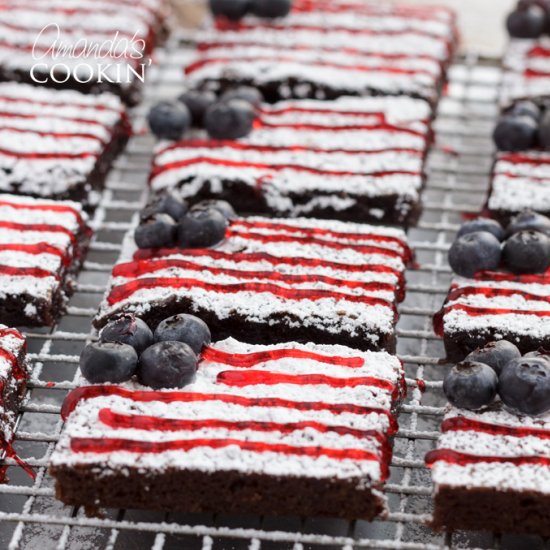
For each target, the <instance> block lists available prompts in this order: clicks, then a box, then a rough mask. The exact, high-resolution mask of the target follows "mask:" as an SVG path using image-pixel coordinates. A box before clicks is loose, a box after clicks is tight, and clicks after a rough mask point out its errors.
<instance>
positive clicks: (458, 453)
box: [426, 402, 550, 537]
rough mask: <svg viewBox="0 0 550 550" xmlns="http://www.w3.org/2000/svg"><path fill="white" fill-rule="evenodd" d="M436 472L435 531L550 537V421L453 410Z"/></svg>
mask: <svg viewBox="0 0 550 550" xmlns="http://www.w3.org/2000/svg"><path fill="white" fill-rule="evenodd" d="M441 431H442V432H443V433H442V435H441V436H440V437H439V440H438V442H437V448H436V450H435V451H432V452H431V453H429V454H428V455H427V457H426V461H427V463H428V465H430V466H431V468H432V477H433V481H434V485H435V491H434V502H435V509H434V517H433V524H432V526H433V527H434V528H436V529H445V530H455V529H467V530H488V531H493V532H497V533H502V532H508V531H511V532H516V533H517V532H524V533H534V534H540V535H542V536H544V537H548V536H550V468H549V467H548V466H549V465H550V446H549V443H548V442H549V439H550V415H548V414H546V415H543V416H540V417H530V416H525V415H518V414H516V413H513V412H510V411H508V410H507V409H505V408H504V407H503V406H502V404H501V402H499V403H497V404H496V405H494V406H492V407H491V408H490V409H487V410H482V411H479V412H470V411H466V410H463V409H455V408H453V409H451V410H450V411H449V412H448V413H447V414H446V415H445V418H444V421H443V424H442V426H441Z"/></svg>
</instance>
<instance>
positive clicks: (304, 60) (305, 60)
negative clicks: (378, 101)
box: [185, 0, 457, 104]
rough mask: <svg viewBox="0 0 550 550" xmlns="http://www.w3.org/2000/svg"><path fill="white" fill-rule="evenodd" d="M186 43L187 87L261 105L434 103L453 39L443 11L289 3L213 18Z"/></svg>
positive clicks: (449, 14)
mask: <svg viewBox="0 0 550 550" xmlns="http://www.w3.org/2000/svg"><path fill="white" fill-rule="evenodd" d="M189 38H190V40H191V42H192V43H193V45H194V46H196V49H197V52H196V55H194V56H193V55H192V56H190V58H189V60H188V63H187V64H186V65H185V74H186V78H187V80H188V82H189V83H190V85H192V86H203V87H208V88H210V89H214V90H218V91H223V90H225V89H227V88H231V87H234V86H236V85H251V86H255V87H257V88H258V89H260V90H261V91H262V93H263V95H264V97H265V98H266V100H267V101H269V102H276V101H279V100H281V99H289V98H298V99H300V98H315V99H334V98H335V97H338V96H342V95H361V96H365V95H408V96H411V97H417V98H422V99H426V100H428V101H429V102H430V103H432V104H435V103H436V101H437V99H438V96H439V92H440V90H441V87H442V85H443V82H444V78H445V69H446V67H447V65H448V63H449V62H450V60H451V58H452V55H453V51H454V47H455V43H456V40H457V33H456V26H455V17H454V14H453V12H452V11H450V10H448V9H446V8H440V7H434V6H424V7H421V6H394V5H391V4H385V3H383V4H374V3H365V2H361V1H351V2H349V1H332V0H331V1H326V0H321V1H314V2H311V1H309V0H297V1H295V2H294V3H293V7H292V11H291V12H290V14H289V15H288V16H287V17H284V18H281V19H276V20H272V21H270V20H268V21H266V20H264V19H258V18H255V17H252V16H250V17H245V18H244V19H243V20H242V21H240V22H239V23H231V22H228V21H227V20H221V19H220V20H217V21H215V22H213V23H212V24H211V25H210V26H208V27H207V28H206V29H204V30H201V31H198V32H196V33H193V34H191V35H190V36H189Z"/></svg>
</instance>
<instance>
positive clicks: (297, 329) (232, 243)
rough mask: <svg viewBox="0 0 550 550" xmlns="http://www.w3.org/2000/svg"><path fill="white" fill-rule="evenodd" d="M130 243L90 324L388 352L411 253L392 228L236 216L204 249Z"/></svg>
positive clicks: (392, 345)
mask: <svg viewBox="0 0 550 550" xmlns="http://www.w3.org/2000/svg"><path fill="white" fill-rule="evenodd" d="M131 237H132V236H131V235H129V238H128V240H127V242H126V249H125V251H124V252H123V259H122V260H121V262H120V263H119V264H118V265H116V266H115V267H114V269H113V274H112V278H111V281H110V283H109V288H108V291H107V295H106V297H105V299H104V301H103V302H102V304H101V306H100V310H99V312H98V315H97V317H96V319H95V325H96V327H98V328H99V327H101V326H103V325H104V324H105V323H107V322H108V321H109V320H110V319H112V318H113V317H115V316H117V315H119V314H121V313H126V312H132V313H135V314H136V315H137V316H139V317H141V318H143V319H144V320H145V321H146V322H147V323H148V324H149V325H150V326H152V327H156V326H157V324H158V323H159V322H160V321H162V320H163V319H165V318H166V317H169V316H171V315H174V314H176V313H193V314H195V315H197V316H199V317H201V318H202V319H203V320H204V321H205V322H206V323H207V324H208V326H209V327H210V329H211V331H212V334H213V336H214V337H215V338H216V339H223V338H227V337H229V336H233V337H235V338H238V339H240V340H243V341H247V342H251V343H258V344H270V343H276V342H281V341H294V340H297V341H301V342H309V341H311V342H317V343H322V344H343V345H348V346H350V347H356V348H359V349H372V350H379V349H386V350H388V351H393V350H395V323H396V321H397V309H396V304H397V302H398V301H399V300H400V299H402V298H403V295H404V271H405V266H406V264H407V262H408V261H409V260H410V257H411V253H410V250H409V248H408V246H407V242H406V237H405V234H404V233H403V232H402V231H400V230H398V229H390V228H384V227H371V226H368V225H361V224H351V223H344V222H337V221H321V220H315V219H303V218H298V219H293V220H286V219H272V218H259V217H258V218H237V219H235V220H233V221H232V222H230V225H229V227H228V229H227V232H226V238H225V239H224V240H223V241H222V242H221V243H220V244H219V245H217V246H215V247H213V248H209V249H160V250H138V251H137V252H136V253H135V254H134V257H133V259H132V252H133V249H134V248H135V247H133V242H132V240H131Z"/></svg>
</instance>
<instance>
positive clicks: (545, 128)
mask: <svg viewBox="0 0 550 550" xmlns="http://www.w3.org/2000/svg"><path fill="white" fill-rule="evenodd" d="M538 141H539V145H540V146H541V147H542V148H543V149H545V150H546V151H549V150H550V110H548V109H547V110H546V111H545V113H544V114H543V115H542V119H541V121H540V123H539V133H538Z"/></svg>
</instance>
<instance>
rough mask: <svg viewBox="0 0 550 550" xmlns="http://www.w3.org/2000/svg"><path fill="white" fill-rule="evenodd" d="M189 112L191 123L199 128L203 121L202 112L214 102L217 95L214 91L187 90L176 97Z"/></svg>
mask: <svg viewBox="0 0 550 550" xmlns="http://www.w3.org/2000/svg"><path fill="white" fill-rule="evenodd" d="M178 100H179V101H181V102H182V103H183V104H184V105H185V106H186V107H187V108H188V109H189V112H190V113H191V124H192V126H195V127H196V128H201V127H202V125H203V122H204V113H205V112H206V109H208V107H210V105H212V104H214V103H216V101H217V97H216V94H215V93H214V92H211V91H209V90H204V91H201V90H187V91H186V92H183V94H181V95H180V96H179V97H178Z"/></svg>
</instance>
